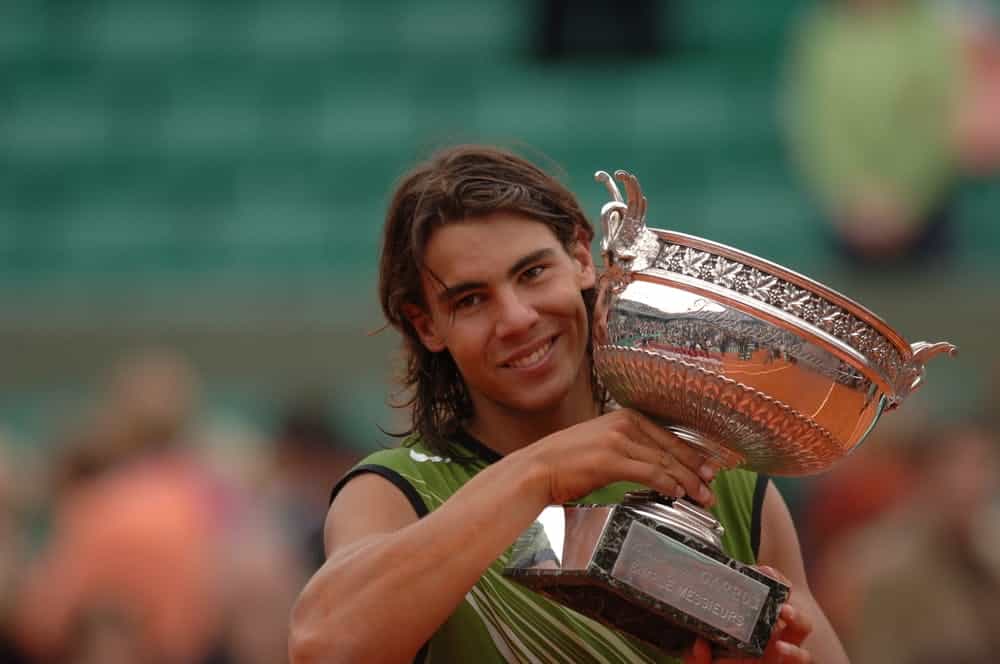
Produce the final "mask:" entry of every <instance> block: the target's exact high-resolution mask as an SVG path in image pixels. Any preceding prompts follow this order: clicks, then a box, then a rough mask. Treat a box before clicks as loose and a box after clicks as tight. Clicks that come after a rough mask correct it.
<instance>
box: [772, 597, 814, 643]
mask: <svg viewBox="0 0 1000 664" xmlns="http://www.w3.org/2000/svg"><path fill="white" fill-rule="evenodd" d="M778 615H779V616H780V618H781V620H782V621H783V622H784V623H785V627H784V629H782V630H781V640H782V641H784V642H787V643H791V644H794V645H799V644H801V643H802V642H803V641H805V640H806V637H807V636H809V635H810V634H812V631H813V622H812V618H811V616H809V614H808V613H806V612H805V611H803V610H802V609H800V608H799V607H797V606H795V605H793V604H789V603H787V602H786V603H785V604H782V605H781V610H780V612H779V613H778Z"/></svg>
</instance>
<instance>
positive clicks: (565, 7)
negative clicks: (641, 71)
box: [537, 0, 673, 60]
mask: <svg viewBox="0 0 1000 664" xmlns="http://www.w3.org/2000/svg"><path fill="white" fill-rule="evenodd" d="M672 4H673V3H669V2H657V0H619V1H618V2H600V1H596V2H595V1H594V0H575V1H574V2H571V1H570V0H545V2H541V3H539V4H538V7H539V8H540V10H541V11H540V13H541V17H540V20H539V21H538V23H537V25H539V26H540V28H541V34H540V44H539V54H540V55H541V57H542V58H543V59H550V60H557V59H561V58H568V57H574V56H576V57H579V56H612V57H614V56H633V57H641V56H651V55H656V54H657V53H658V52H659V51H660V50H661V48H662V47H663V46H666V47H668V48H669V47H671V46H673V39H672V37H673V35H665V37H666V39H664V35H661V29H662V28H664V27H665V26H668V25H670V23H666V22H664V21H662V20H661V14H662V12H665V11H666V12H669V11H670V10H671V5H672ZM664 42H666V43H664Z"/></svg>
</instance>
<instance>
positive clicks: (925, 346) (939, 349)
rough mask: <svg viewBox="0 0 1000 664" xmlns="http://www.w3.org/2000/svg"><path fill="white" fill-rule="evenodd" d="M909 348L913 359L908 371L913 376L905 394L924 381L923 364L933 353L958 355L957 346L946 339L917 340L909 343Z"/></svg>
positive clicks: (950, 355)
mask: <svg viewBox="0 0 1000 664" xmlns="http://www.w3.org/2000/svg"><path fill="white" fill-rule="evenodd" d="M910 350H912V351H913V361H912V362H911V363H910V367H909V368H910V371H911V372H912V374H914V376H913V380H912V381H911V382H910V385H909V387H908V388H906V393H905V394H904V395H902V396H906V394H910V393H912V392H915V391H916V390H917V389H918V388H919V387H920V386H921V385H922V384H923V382H924V375H925V373H926V372H925V369H924V365H925V364H927V361H928V360H930V359H931V358H932V357H934V356H935V355H940V354H942V353H948V356H949V357H955V356H956V355H958V347H957V346H955V345H954V344H950V343H948V342H947V341H939V342H937V343H930V342H929V341H917V342H916V343H913V344H911V345H910Z"/></svg>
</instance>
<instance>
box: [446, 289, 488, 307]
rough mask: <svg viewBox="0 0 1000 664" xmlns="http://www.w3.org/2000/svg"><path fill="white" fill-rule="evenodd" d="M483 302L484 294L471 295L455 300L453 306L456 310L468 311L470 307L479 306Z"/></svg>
mask: <svg viewBox="0 0 1000 664" xmlns="http://www.w3.org/2000/svg"><path fill="white" fill-rule="evenodd" d="M482 301H483V295H482V293H469V294H468V295H466V296H464V297H461V298H459V299H457V300H455V302H454V303H452V305H451V306H452V308H453V309H456V310H458V309H468V308H470V307H474V306H476V305H477V304H481V303H482Z"/></svg>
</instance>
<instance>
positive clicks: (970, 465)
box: [838, 423, 1000, 664]
mask: <svg viewBox="0 0 1000 664" xmlns="http://www.w3.org/2000/svg"><path fill="white" fill-rule="evenodd" d="M911 459H912V463H913V468H914V473H915V474H914V479H913V484H914V491H913V492H912V493H911V494H910V496H911V497H910V498H909V499H908V500H906V501H904V502H903V503H902V504H901V505H900V506H899V509H896V510H892V511H891V512H889V513H887V514H886V515H885V516H884V517H882V518H880V519H879V520H877V521H876V522H875V523H873V524H872V525H871V526H870V527H869V528H866V529H865V530H864V531H863V532H861V533H858V534H857V535H856V536H855V537H854V538H853V539H852V541H851V542H850V543H849V544H848V545H846V546H843V547H840V551H839V553H838V555H840V557H841V559H840V561H839V562H840V565H841V576H842V581H843V582H844V583H845V584H848V585H849V586H850V587H852V588H854V589H855V592H856V593H857V596H856V607H855V609H856V613H855V616H854V621H853V625H851V629H850V630H846V631H844V632H843V634H844V637H845V642H846V645H847V646H848V649H849V651H850V653H851V655H852V657H851V661H852V662H855V663H856V664H884V663H885V662H892V663H893V664H925V663H926V664H930V663H931V662H949V663H951V664H987V663H988V662H989V663H991V662H995V661H996V653H997V652H1000V631H998V630H997V626H998V625H1000V513H998V511H997V508H998V504H997V497H998V489H1000V477H998V472H1000V462H998V459H1000V457H998V450H997V440H996V438H995V434H993V433H992V432H991V431H990V430H988V429H986V428H984V427H981V426H977V425H972V424H968V423H963V424H959V425H958V426H955V427H952V428H945V429H941V430H938V431H937V432H935V433H934V434H933V435H930V436H928V437H927V438H925V440H924V441H923V442H922V443H921V444H919V445H917V446H914V449H913V450H912V456H911Z"/></svg>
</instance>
